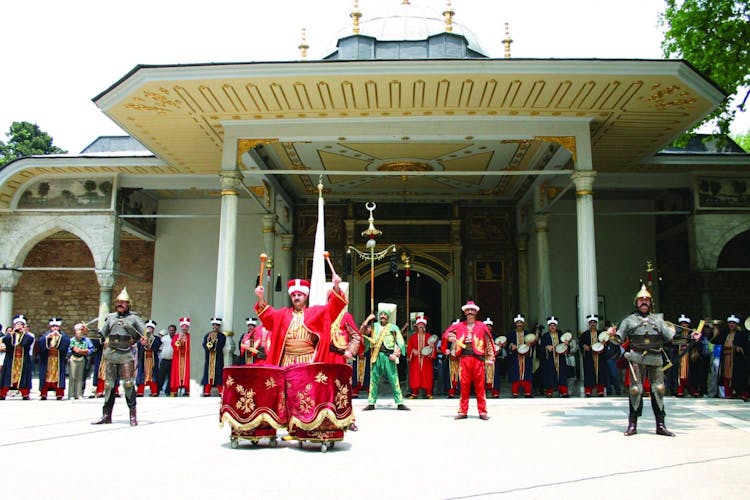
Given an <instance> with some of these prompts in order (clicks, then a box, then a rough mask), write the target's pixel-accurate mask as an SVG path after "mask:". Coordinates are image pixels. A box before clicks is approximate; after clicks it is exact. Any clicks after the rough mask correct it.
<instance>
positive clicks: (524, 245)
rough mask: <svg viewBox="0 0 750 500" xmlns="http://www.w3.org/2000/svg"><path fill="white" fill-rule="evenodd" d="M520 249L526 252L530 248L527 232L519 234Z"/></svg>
mask: <svg viewBox="0 0 750 500" xmlns="http://www.w3.org/2000/svg"><path fill="white" fill-rule="evenodd" d="M517 241H518V251H519V252H525V251H527V250H528V249H529V235H528V234H526V233H519V234H518V240H517Z"/></svg>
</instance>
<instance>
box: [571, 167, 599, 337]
mask: <svg viewBox="0 0 750 500" xmlns="http://www.w3.org/2000/svg"><path fill="white" fill-rule="evenodd" d="M594 177H596V172H594V171H591V170H578V171H576V172H574V173H573V175H571V179H572V180H573V182H574V183H575V185H576V221H577V228H578V331H583V330H585V329H586V316H587V315H589V314H592V313H595V312H597V310H598V305H599V304H598V294H599V292H598V288H597V278H596V240H595V233H594V191H593V184H594Z"/></svg>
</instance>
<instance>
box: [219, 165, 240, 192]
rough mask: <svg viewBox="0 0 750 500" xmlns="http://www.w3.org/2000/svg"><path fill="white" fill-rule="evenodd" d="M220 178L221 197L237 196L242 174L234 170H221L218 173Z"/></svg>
mask: <svg viewBox="0 0 750 500" xmlns="http://www.w3.org/2000/svg"><path fill="white" fill-rule="evenodd" d="M219 177H220V178H221V195H222V196H237V193H238V191H239V189H240V185H241V182H242V174H241V173H240V172H238V171H236V170H222V171H221V172H219Z"/></svg>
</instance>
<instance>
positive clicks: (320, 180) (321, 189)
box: [318, 174, 323, 198]
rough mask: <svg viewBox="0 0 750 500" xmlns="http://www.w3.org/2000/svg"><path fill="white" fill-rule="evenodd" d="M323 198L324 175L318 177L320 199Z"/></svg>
mask: <svg viewBox="0 0 750 500" xmlns="http://www.w3.org/2000/svg"><path fill="white" fill-rule="evenodd" d="M322 197H323V174H320V177H318V198H322Z"/></svg>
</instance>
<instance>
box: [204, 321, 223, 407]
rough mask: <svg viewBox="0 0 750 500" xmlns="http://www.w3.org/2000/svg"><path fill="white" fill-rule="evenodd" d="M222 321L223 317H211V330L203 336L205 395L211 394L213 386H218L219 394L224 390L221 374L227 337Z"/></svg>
mask: <svg viewBox="0 0 750 500" xmlns="http://www.w3.org/2000/svg"><path fill="white" fill-rule="evenodd" d="M221 322H222V320H221V318H211V331H210V332H208V333H207V334H205V335H204V336H203V352H204V357H203V361H204V363H203V378H202V379H201V385H202V386H203V394H201V396H203V397H208V396H210V395H211V388H212V387H216V389H217V390H218V391H219V396H221V392H222V391H223V390H224V386H223V385H222V383H223V382H222V379H221V375H222V372H223V371H224V345H225V344H226V342H227V337H226V335H224V334H223V333H222V332H221Z"/></svg>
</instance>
